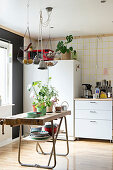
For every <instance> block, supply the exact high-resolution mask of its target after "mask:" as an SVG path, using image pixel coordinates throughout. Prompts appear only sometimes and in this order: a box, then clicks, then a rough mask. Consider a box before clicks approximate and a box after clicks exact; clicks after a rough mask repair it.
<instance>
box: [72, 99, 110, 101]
mask: <svg viewBox="0 0 113 170" xmlns="http://www.w3.org/2000/svg"><path fill="white" fill-rule="evenodd" d="M74 100H77V101H82V100H85V101H89V100H91V101H112V100H113V98H106V99H100V98H99V99H93V98H89V99H87V98H75V99H74Z"/></svg>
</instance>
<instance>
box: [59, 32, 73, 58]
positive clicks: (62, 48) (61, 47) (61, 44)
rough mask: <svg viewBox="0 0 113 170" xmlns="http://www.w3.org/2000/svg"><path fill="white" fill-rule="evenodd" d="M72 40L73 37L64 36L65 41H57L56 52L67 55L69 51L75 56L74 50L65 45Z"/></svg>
mask: <svg viewBox="0 0 113 170" xmlns="http://www.w3.org/2000/svg"><path fill="white" fill-rule="evenodd" d="M72 40H73V36H72V35H68V36H66V41H65V42H63V41H59V42H58V44H57V49H56V52H58V51H59V52H61V53H63V54H64V53H66V52H67V53H69V52H70V51H71V52H73V53H74V54H75V55H76V50H73V47H69V48H68V47H67V45H68V44H69V43H70V42H72Z"/></svg>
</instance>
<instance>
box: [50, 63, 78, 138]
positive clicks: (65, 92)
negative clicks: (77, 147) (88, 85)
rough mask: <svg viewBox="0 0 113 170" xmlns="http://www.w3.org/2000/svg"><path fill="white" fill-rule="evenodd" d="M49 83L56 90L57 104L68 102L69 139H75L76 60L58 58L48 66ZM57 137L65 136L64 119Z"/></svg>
mask: <svg viewBox="0 0 113 170" xmlns="http://www.w3.org/2000/svg"><path fill="white" fill-rule="evenodd" d="M49 76H50V77H52V79H51V84H52V86H54V87H55V88H56V90H58V95H59V105H60V104H61V103H62V102H63V101H67V102H68V104H69V108H68V110H71V115H69V116H67V128H68V136H69V140H74V139H75V109H74V98H77V97H81V65H80V63H79V62H78V61H76V60H59V61H58V63H57V64H56V65H55V66H54V67H50V68H49ZM61 132H62V133H61V134H60V135H59V138H61V139H64V138H65V133H64V132H65V126H64V120H63V122H62V126H61Z"/></svg>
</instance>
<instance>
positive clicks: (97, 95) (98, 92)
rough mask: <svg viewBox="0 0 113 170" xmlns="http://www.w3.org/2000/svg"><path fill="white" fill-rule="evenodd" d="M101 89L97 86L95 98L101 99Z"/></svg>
mask: <svg viewBox="0 0 113 170" xmlns="http://www.w3.org/2000/svg"><path fill="white" fill-rule="evenodd" d="M99 94H100V89H99V88H98V87H95V98H96V99H99Z"/></svg>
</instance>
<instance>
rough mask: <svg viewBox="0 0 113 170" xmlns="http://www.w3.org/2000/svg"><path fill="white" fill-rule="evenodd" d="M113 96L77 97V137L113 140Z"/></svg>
mask: <svg viewBox="0 0 113 170" xmlns="http://www.w3.org/2000/svg"><path fill="white" fill-rule="evenodd" d="M112 100H113V99H112V98H106V99H87V98H75V137H76V138H92V139H104V140H110V142H111V141H112V122H113V121H112V110H113V102H112Z"/></svg>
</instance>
